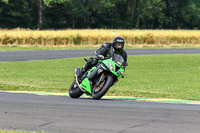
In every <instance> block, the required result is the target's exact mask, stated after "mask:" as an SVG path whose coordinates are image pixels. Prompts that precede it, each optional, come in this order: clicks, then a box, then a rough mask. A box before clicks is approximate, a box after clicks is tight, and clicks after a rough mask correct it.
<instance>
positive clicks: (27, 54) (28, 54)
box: [0, 49, 200, 61]
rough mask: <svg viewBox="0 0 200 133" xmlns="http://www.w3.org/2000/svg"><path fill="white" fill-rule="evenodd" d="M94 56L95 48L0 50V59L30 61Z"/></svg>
mask: <svg viewBox="0 0 200 133" xmlns="http://www.w3.org/2000/svg"><path fill="white" fill-rule="evenodd" d="M126 51H127V54H128V55H150V54H200V49H127V50H126ZM87 56H94V50H28V51H0V61H30V60H46V59H59V58H73V57H87Z"/></svg>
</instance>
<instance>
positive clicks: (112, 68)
mask: <svg viewBox="0 0 200 133" xmlns="http://www.w3.org/2000/svg"><path fill="white" fill-rule="evenodd" d="M108 65H109V67H110V69H111V70H112V71H115V69H114V67H113V66H112V64H111V63H110V62H108Z"/></svg>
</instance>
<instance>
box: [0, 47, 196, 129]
mask: <svg viewBox="0 0 200 133" xmlns="http://www.w3.org/2000/svg"><path fill="white" fill-rule="evenodd" d="M83 51H84V50H83ZM86 51H87V50H86ZM91 51H93V50H91ZM91 51H90V50H89V51H87V52H80V51H79V52H78V53H74V52H75V51H74V52H71V55H74V56H73V57H80V56H92V55H93V54H92V55H90V53H89V52H91ZM133 51H134V50H133ZM133 51H132V50H130V51H129V50H128V54H129V55H130V54H131V52H132V53H133V54H161V53H165V54H170V53H177V54H191V53H193V54H199V53H200V50H199V49H189V50H185V49H183V51H182V50H177V52H175V51H174V50H169V51H168V50H166V51H168V52H166V51H165V50H161V51H163V52H160V50H158V51H157V50H149V51H151V52H148V50H144V53H142V52H141V51H143V50H141V51H140V52H141V53H140V52H138V50H136V51H134V52H133ZM155 51H157V52H155ZM170 51H171V52H170ZM18 52H19V53H20V52H22V51H9V52H6V51H3V52H0V57H1V61H22V60H19V56H20V55H21V57H22V55H24V56H23V57H26V59H25V58H24V60H37V59H50V58H44V57H45V55H44V53H46V52H44V51H39V53H40V54H41V56H42V58H39V53H38V52H37V51H33V53H32V52H31V51H23V52H24V54H19V53H18ZM23 52H22V53H23ZM26 52H27V55H26V54H25V53H26ZM49 52H50V54H48V51H47V54H46V56H48V57H49V56H50V55H54V56H57V55H56V53H54V52H53V51H49ZM61 52H62V51H61ZM63 52H65V53H66V51H65V50H64V51H63ZM137 52H138V53H137ZM2 53H5V54H7V53H11V54H7V56H5V55H4V54H2ZM14 53H18V54H14ZM31 53H32V54H31ZM34 53H35V54H34ZM58 53H59V52H58ZM65 53H63V54H64V55H65V57H60V56H59V58H69V57H71V56H67V54H65ZM67 53H70V52H69V51H67ZM83 53H84V54H83ZM30 54H31V56H34V55H36V56H35V58H34V57H32V58H31V59H30V58H28V56H29V55H30ZM2 56H4V57H5V58H7V60H3V58H2ZM13 56H14V57H13ZM57 58H58V56H57ZM0 129H7V130H26V131H42V130H44V131H48V132H55V133H59V132H60V133H199V132H200V105H193V104H177V103H159V102H143V101H135V100H120V99H102V100H92V99H91V98H80V99H71V98H69V97H67V96H44V95H34V94H16V93H8V92H1V91H0Z"/></svg>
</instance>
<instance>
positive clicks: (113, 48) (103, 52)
mask: <svg viewBox="0 0 200 133" xmlns="http://www.w3.org/2000/svg"><path fill="white" fill-rule="evenodd" d="M112 52H114V53H115V54H119V55H121V56H122V57H123V58H124V61H125V67H126V66H128V63H127V53H126V51H125V50H124V39H123V38H122V37H115V38H114V39H113V42H112V43H104V44H103V45H102V46H101V47H100V48H99V49H97V50H96V51H95V52H94V54H95V55H96V57H97V58H93V57H91V58H90V59H89V60H88V61H87V63H86V64H85V65H84V66H83V67H82V68H81V71H80V74H79V76H78V77H79V78H81V77H82V75H83V74H84V73H85V72H86V71H87V70H88V69H89V68H90V67H92V66H94V65H96V64H97V63H98V60H99V59H101V60H103V59H104V58H105V57H107V58H110V57H111V53H112Z"/></svg>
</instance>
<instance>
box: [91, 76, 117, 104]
mask: <svg viewBox="0 0 200 133" xmlns="http://www.w3.org/2000/svg"><path fill="white" fill-rule="evenodd" d="M112 84H113V77H112V76H111V75H107V76H106V78H105V80H104V81H103V82H102V85H100V88H98V89H97V88H93V90H92V98H93V99H96V100H97V99H100V98H101V97H102V96H104V95H105V94H106V92H107V91H108V90H109V88H110V87H111V86H112Z"/></svg>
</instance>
